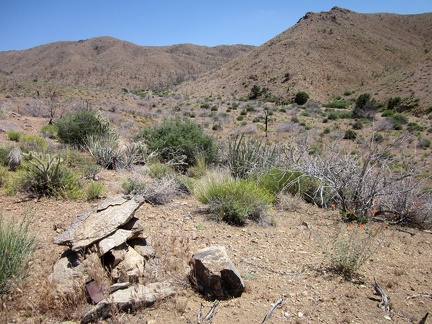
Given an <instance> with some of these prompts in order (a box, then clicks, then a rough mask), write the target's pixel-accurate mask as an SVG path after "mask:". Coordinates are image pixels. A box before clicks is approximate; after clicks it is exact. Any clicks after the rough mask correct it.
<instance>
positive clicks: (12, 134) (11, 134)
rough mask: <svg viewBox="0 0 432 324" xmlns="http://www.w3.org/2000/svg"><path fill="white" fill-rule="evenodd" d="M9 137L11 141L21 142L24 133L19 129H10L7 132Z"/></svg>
mask: <svg viewBox="0 0 432 324" xmlns="http://www.w3.org/2000/svg"><path fill="white" fill-rule="evenodd" d="M6 134H7V137H8V138H9V140H10V141H14V142H19V140H20V138H21V136H22V133H21V132H18V131H14V130H8V131H7V132H6Z"/></svg>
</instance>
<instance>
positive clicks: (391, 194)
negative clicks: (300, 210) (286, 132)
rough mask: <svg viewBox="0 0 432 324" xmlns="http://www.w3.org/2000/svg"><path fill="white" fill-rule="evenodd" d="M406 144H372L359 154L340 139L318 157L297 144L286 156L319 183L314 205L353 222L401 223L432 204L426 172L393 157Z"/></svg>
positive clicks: (361, 147) (401, 140) (366, 144)
mask: <svg viewBox="0 0 432 324" xmlns="http://www.w3.org/2000/svg"><path fill="white" fill-rule="evenodd" d="M407 141H408V138H407V137H399V138H397V139H395V140H394V141H393V142H391V143H388V144H382V143H377V142H374V141H373V140H368V141H366V142H364V143H362V144H359V146H358V147H357V148H356V150H357V151H356V153H355V154H352V147H351V148H350V149H349V148H348V147H345V146H344V141H341V140H336V141H333V142H331V143H330V144H329V145H328V146H325V147H323V149H322V151H321V152H315V153H314V154H310V151H309V150H308V148H307V147H302V146H299V145H295V146H291V147H290V149H287V151H286V157H287V161H288V163H287V164H289V165H291V166H292V168H293V169H295V170H299V171H301V172H302V173H303V174H305V175H307V176H310V177H313V178H315V179H317V180H318V181H317V183H318V184H319V185H318V186H317V188H316V190H315V193H314V195H315V200H318V201H319V202H320V204H321V205H322V206H324V207H330V206H333V207H336V206H337V208H338V209H340V210H341V212H342V214H343V215H345V216H347V217H349V218H353V219H350V220H365V221H366V220H367V219H370V218H371V217H376V216H383V217H384V216H389V215H392V216H393V217H394V220H396V221H398V222H402V221H409V220H412V217H413V214H414V213H418V212H427V208H423V209H421V210H420V209H419V208H418V207H423V206H425V204H430V202H427V201H425V200H424V199H425V198H426V197H427V194H426V193H424V192H422V180H421V179H419V178H418V175H419V173H420V171H421V170H419V168H417V167H416V166H415V165H414V163H413V162H412V160H411V161H408V160H407V161H404V160H401V158H400V157H399V158H398V159H396V158H395V157H394V156H395V155H394V152H395V150H400V149H401V148H402V147H403V144H404V143H406V142H407ZM419 205H420V206H419ZM425 207H427V206H425ZM429 209H430V206H429ZM428 213H430V212H428ZM425 217H426V218H427V217H430V215H423V218H425Z"/></svg>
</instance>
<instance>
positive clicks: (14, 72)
mask: <svg viewBox="0 0 432 324" xmlns="http://www.w3.org/2000/svg"><path fill="white" fill-rule="evenodd" d="M252 48H253V46H247V45H232V46H224V45H221V46H216V47H206V46H197V45H192V44H179V45H172V46H161V47H155V46H138V45H135V44H132V43H129V42H126V41H122V40H118V39H115V38H112V37H97V38H92V39H88V40H80V41H77V42H55V43H51V44H46V45H41V46H37V47H34V48H31V49H28V50H23V51H7V52H0V67H1V68H0V76H2V79H3V80H5V79H6V80H7V81H9V82H11V80H14V81H17V80H21V79H28V78H31V79H34V80H45V81H48V80H49V81H53V82H58V83H61V84H68V85H79V86H91V87H94V86H97V87H103V88H121V87H131V88H140V89H141V88H154V87H165V86H167V85H172V84H175V83H178V82H180V81H182V80H184V79H186V78H189V77H190V76H191V75H194V74H197V73H202V72H204V71H207V70H209V69H212V68H215V67H217V66H219V65H221V64H223V63H226V62H227V61H229V60H231V59H233V58H235V57H237V56H238V55H241V54H243V53H246V52H248V51H249V50H250V49H252Z"/></svg>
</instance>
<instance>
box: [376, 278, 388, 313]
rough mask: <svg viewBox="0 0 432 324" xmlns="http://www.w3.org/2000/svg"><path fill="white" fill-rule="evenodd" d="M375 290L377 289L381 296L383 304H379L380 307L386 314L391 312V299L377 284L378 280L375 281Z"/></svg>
mask: <svg viewBox="0 0 432 324" xmlns="http://www.w3.org/2000/svg"><path fill="white" fill-rule="evenodd" d="M374 280H375V279H374ZM374 289H375V291H376V293H377V294H379V295H380V296H381V302H380V303H379V307H380V308H382V309H383V310H384V311H386V312H390V297H389V296H387V294H386V293H385V292H384V290H383V289H382V288H381V287H380V285H379V284H378V283H377V282H376V280H375V284H374Z"/></svg>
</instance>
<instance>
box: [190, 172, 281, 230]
mask: <svg viewBox="0 0 432 324" xmlns="http://www.w3.org/2000/svg"><path fill="white" fill-rule="evenodd" d="M213 180H214V175H210V177H207V176H205V177H203V178H201V179H199V180H198V181H197V182H196V184H195V187H194V195H195V197H196V198H197V199H198V201H200V202H201V203H204V204H206V205H208V207H209V211H210V213H211V214H212V215H213V216H214V217H215V218H216V219H217V220H221V221H225V222H227V223H229V224H233V225H244V224H245V222H246V220H248V219H249V220H253V221H256V222H262V221H264V217H265V215H266V213H267V212H268V210H269V209H270V208H271V205H272V203H273V201H274V196H273V195H272V194H271V193H270V192H269V191H268V190H267V189H265V188H262V187H260V186H259V185H258V184H257V183H256V182H255V181H251V180H248V179H238V180H234V179H232V178H229V177H226V176H225V177H224V176H222V177H221V178H220V179H218V180H219V181H213Z"/></svg>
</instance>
